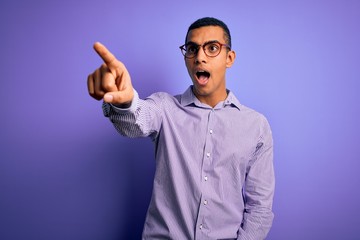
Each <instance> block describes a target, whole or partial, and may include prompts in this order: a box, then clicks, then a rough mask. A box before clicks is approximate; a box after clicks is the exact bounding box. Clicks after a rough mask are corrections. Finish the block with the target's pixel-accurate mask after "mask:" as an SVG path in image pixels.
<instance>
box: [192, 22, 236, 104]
mask: <svg viewBox="0 0 360 240" xmlns="http://www.w3.org/2000/svg"><path fill="white" fill-rule="evenodd" d="M212 41H217V42H219V43H222V44H225V43H226V42H225V39H224V31H223V29H222V28H221V27H218V26H206V27H201V28H196V29H193V30H191V31H190V32H189V33H188V37H187V40H186V43H187V44H188V43H190V42H191V43H195V44H197V45H203V44H205V43H207V42H212ZM234 60H235V52H233V51H228V49H227V48H226V47H222V49H221V51H220V54H219V55H218V56H216V57H208V56H207V55H206V54H205V52H204V50H203V48H202V47H200V48H199V50H198V52H197V54H196V55H195V57H194V58H185V64H186V67H187V70H188V72H189V75H190V77H191V80H192V82H193V84H194V87H193V91H194V94H195V96H196V97H197V98H198V99H199V100H200V101H201V102H203V103H206V104H208V105H210V106H212V107H214V106H215V105H216V104H217V103H218V102H220V101H223V100H225V98H226V96H227V93H226V84H225V73H226V68H228V67H231V66H232V64H233V62H234Z"/></svg>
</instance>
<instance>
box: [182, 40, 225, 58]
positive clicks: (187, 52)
mask: <svg viewBox="0 0 360 240" xmlns="http://www.w3.org/2000/svg"><path fill="white" fill-rule="evenodd" d="M200 47H202V49H203V50H204V53H205V55H206V56H208V57H216V56H217V55H219V54H220V52H221V49H222V47H226V48H228V49H229V50H230V49H231V48H230V46H229V45H227V44H222V43H219V42H218V41H211V42H207V43H204V44H203V45H198V44H196V43H192V42H190V43H186V44H184V45H182V46H180V47H179V48H180V50H181V53H182V54H183V55H184V57H186V58H194V57H195V56H196V55H197V53H198V51H199V49H200Z"/></svg>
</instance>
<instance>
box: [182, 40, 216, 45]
mask: <svg viewBox="0 0 360 240" xmlns="http://www.w3.org/2000/svg"><path fill="white" fill-rule="evenodd" d="M209 43H220V42H219V41H218V40H210V41H206V42H204V43H203V44H197V43H196V42H192V41H189V42H187V43H186V44H185V45H191V44H193V45H196V46H200V45H205V44H209Z"/></svg>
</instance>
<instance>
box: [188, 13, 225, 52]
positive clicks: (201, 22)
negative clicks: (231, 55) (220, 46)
mask: <svg viewBox="0 0 360 240" xmlns="http://www.w3.org/2000/svg"><path fill="white" fill-rule="evenodd" d="M207 26H219V27H221V28H222V29H223V30H224V38H225V41H226V44H228V45H229V46H230V49H231V35H230V30H229V28H228V26H227V25H226V24H225V23H224V22H223V21H221V20H219V19H216V18H213V17H204V18H200V19H198V20H196V21H195V22H193V23H192V24H191V25H190V27H189V29H188V31H187V33H186V37H185V43H186V40H187V37H188V35H189V32H190V31H191V30H193V29H196V28H201V27H207Z"/></svg>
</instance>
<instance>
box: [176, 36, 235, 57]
mask: <svg viewBox="0 0 360 240" xmlns="http://www.w3.org/2000/svg"><path fill="white" fill-rule="evenodd" d="M212 43H216V44H219V45H220V50H219V52H218V53H217V54H216V55H215V56H209V55H208V54H207V53H206V51H205V46H206V45H208V44H212ZM190 44H192V45H194V46H196V47H197V49H196V52H195V53H194V56H192V57H188V56H186V52H187V51H186V49H185V47H186V46H187V45H190ZM200 47H201V48H202V49H203V51H204V53H205V55H206V56H207V57H211V58H213V57H217V56H219V54H220V53H221V49H222V48H223V47H226V48H228V50H229V51H230V50H231V47H230V45H229V44H226V43H221V42H219V41H216V40H214V41H208V42H205V43H204V44H201V45H199V44H196V43H194V42H187V43H185V44H184V45H181V46H180V47H179V48H180V51H181V53H182V55H184V57H185V58H188V59H191V58H194V57H195V56H196V55H197V54H198V52H199V49H200Z"/></svg>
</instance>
